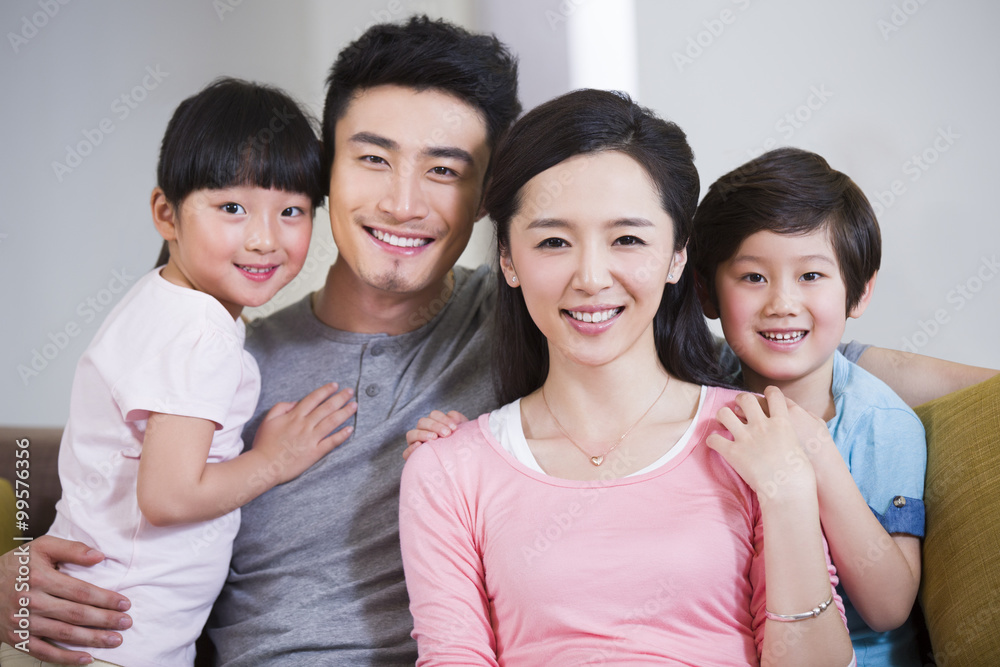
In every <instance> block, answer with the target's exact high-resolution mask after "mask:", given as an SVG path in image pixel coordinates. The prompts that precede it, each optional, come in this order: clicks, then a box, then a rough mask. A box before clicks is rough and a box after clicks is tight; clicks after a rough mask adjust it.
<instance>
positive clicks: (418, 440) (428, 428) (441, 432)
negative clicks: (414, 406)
mask: <svg viewBox="0 0 1000 667" xmlns="http://www.w3.org/2000/svg"><path fill="white" fill-rule="evenodd" d="M467 421H469V419H468V417H466V416H465V415H463V414H462V413H461V412H458V411H457V410H451V411H450V412H448V413H447V414H445V413H444V412H441V411H440V410H434V411H433V412H431V413H430V414H429V415H427V416H426V417H421V418H420V420H419V421H418V422H417V426H416V428H411V429H410V430H409V431H407V432H406V449H404V450H403V458H404V459H407V458H409V457H410V454H412V453H413V450H414V449H416V448H417V447H419V446H420V445H422V444H424V443H425V442H430V441H431V440H437V439H438V438H447V437H448V436H449V435H451V434H452V433H454V432H455V429H457V428H458V427H459V425H460V424H464V423H465V422H467Z"/></svg>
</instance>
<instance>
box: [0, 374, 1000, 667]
mask: <svg viewBox="0 0 1000 667" xmlns="http://www.w3.org/2000/svg"><path fill="white" fill-rule="evenodd" d="M917 414H918V415H920V419H921V420H922V421H923V423H924V426H925V428H926V429H927V448H928V452H927V454H928V456H927V483H926V486H925V490H924V499H925V502H926V506H927V536H926V538H925V540H924V547H923V558H924V566H923V580H922V582H921V586H920V598H919V599H920V605H921V607H922V609H923V612H924V617H925V619H926V622H927V629H928V633H929V638H930V644H929V646H930V647H931V648H929V649H928V650H927V655H924V656H922V657H923V659H924V662H925V664H933V662H934V661H936V662H937V664H938V665H939V666H940V667H958V666H963V665H969V666H979V665H995V664H1000V376H997V377H994V378H993V379H992V380H988V381H986V382H983V383H981V384H978V385H976V386H974V387H970V388H968V389H964V390H962V391H958V392H955V393H953V394H949V395H948V396H944V397H942V398H939V399H937V400H935V401H931V402H929V403H926V404H924V405H921V406H919V407H918V408H917ZM60 435H61V429H58V428H51V429H46V428H42V429H39V428H16V427H3V428H0V477H5V478H7V479H8V480H11V482H14V481H15V480H16V479H17V478H16V476H15V471H16V470H18V469H20V470H23V469H24V466H23V465H22V466H21V468H15V462H16V460H17V459H16V458H15V456H16V454H15V452H16V451H17V450H18V449H21V447H19V446H18V444H17V441H24V440H27V441H28V443H29V444H27V445H26V446H25V448H27V449H28V450H29V455H28V460H29V461H30V466H29V468H28V470H29V473H28V475H27V479H26V480H22V482H27V484H28V489H29V492H30V499H29V505H30V507H29V510H28V512H29V521H28V529H27V531H26V534H27V535H31V536H38V535H42V534H43V533H44V532H45V530H46V529H47V528H48V525H49V524H50V523H51V521H52V519H53V517H54V515H55V508H54V505H55V502H56V500H58V498H59V492H60V489H59V478H58V475H57V473H56V453H57V451H58V448H59V438H60ZM22 456H23V455H22ZM23 488H24V486H23V484H22V486H21V489H22V490H23ZM5 503H6V504H5ZM12 503H13V496H12V494H9V493H8V495H7V496H6V497H4V494H3V493H2V492H0V526H4V525H6V526H8V528H7V530H8V531H9V530H10V525H11V524H12V520H13V517H14V511H15V510H14V508H13V507H12ZM2 537H3V531H2V530H0V539H2ZM8 539H9V538H8ZM11 545H12V543H9V544H8V547H9V546H11ZM2 548H3V547H2V546H0V549H2ZM205 657H206V656H205V653H204V651H203V652H202V653H201V655H200V656H199V661H198V662H199V664H202V663H203V662H204V661H205Z"/></svg>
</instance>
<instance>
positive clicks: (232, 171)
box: [156, 77, 327, 208]
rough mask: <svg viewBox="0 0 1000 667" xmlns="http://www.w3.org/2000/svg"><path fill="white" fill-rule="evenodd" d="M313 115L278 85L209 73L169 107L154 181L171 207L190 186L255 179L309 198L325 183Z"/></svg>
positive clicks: (318, 195) (315, 198)
mask: <svg viewBox="0 0 1000 667" xmlns="http://www.w3.org/2000/svg"><path fill="white" fill-rule="evenodd" d="M321 153H322V151H321V147H320V143H319V140H318V139H317V138H316V130H315V129H314V127H313V120H312V119H311V118H310V117H309V116H307V115H306V114H305V112H303V111H302V109H301V107H299V105H298V104H297V103H296V102H295V100H293V99H292V98H291V97H290V96H289V95H288V94H287V93H285V92H284V91H283V90H280V89H279V88H275V87H273V86H267V85H263V84H259V83H252V82H249V81H243V80H241V79H234V78H230V77H222V78H219V79H216V80H215V81H213V82H212V83H210V84H209V85H208V86H206V87H205V88H203V89H202V90H201V91H200V92H198V93H197V94H195V95H192V96H191V97H189V98H187V99H185V100H184V101H183V102H181V103H180V105H178V107H177V109H176V110H175V111H174V114H173V116H172V117H171V118H170V122H169V123H168V124H167V130H166V132H165V133H164V135H163V141H162V143H161V145H160V159H159V163H158V164H157V167H156V182H157V185H159V186H160V189H162V190H163V193H164V195H165V196H166V198H167V201H168V202H170V203H171V204H172V205H173V206H180V204H181V202H182V201H183V200H184V198H185V197H187V196H188V195H189V194H191V193H192V192H194V191H195V190H201V189H203V188H213V189H218V188H228V187H232V186H245V185H249V186H258V187H262V188H275V189H278V190H285V191H287V192H299V193H302V194H304V195H306V196H308V197H309V199H310V200H311V201H312V206H313V208H315V207H317V206H319V205H320V204H322V203H323V199H324V198H325V197H326V190H327V188H326V187H325V185H324V183H323V180H322V178H321V175H320V164H321V163H320V160H321Z"/></svg>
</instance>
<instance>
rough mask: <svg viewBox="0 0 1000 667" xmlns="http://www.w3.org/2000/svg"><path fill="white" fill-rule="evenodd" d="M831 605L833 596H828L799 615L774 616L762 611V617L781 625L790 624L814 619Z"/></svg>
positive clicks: (772, 613) (771, 612)
mask: <svg viewBox="0 0 1000 667" xmlns="http://www.w3.org/2000/svg"><path fill="white" fill-rule="evenodd" d="M831 604H833V594H831V595H830V597H828V598H827V599H826V600H825V601H824V602H820V603H819V604H818V605H816V606H815V607H813V608H812V609H810V610H809V611H807V612H803V613H801V614H775V613H774V612H773V611H768V610H767V609H764V615H765V616H767V618H768V619H770V620H772V621H781V622H782V623H790V622H792V621H805V620H807V619H810V618H816V617H817V616H819V615H820V614H822V613H823V611H824V610H825V609H826V608H827V607H829V606H830V605H831Z"/></svg>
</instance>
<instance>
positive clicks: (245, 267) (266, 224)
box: [151, 186, 312, 318]
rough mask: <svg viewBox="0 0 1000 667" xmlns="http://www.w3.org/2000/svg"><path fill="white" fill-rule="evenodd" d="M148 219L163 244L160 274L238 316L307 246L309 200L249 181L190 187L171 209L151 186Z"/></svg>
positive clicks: (277, 284)
mask: <svg viewBox="0 0 1000 667" xmlns="http://www.w3.org/2000/svg"><path fill="white" fill-rule="evenodd" d="M151 203H152V208H153V219H154V223H155V224H156V227H157V230H158V231H159V232H160V234H161V235H162V236H163V238H165V239H166V240H167V241H168V242H169V244H170V261H169V262H168V263H167V266H166V267H165V268H164V269H163V272H162V274H161V275H163V277H164V278H165V279H167V280H169V281H170V282H172V283H175V284H178V285H182V286H184V287H190V288H191V289H196V290H198V291H199V292H205V293H206V294H209V295H211V296H213V297H215V298H216V299H218V300H219V302H220V303H221V304H222V305H223V306H224V307H225V308H226V310H228V311H229V313H230V314H231V315H232V316H233V318H236V317H239V315H240V313H241V312H242V310H243V308H244V307H245V306H261V305H263V304H264V303H266V302H267V301H268V300H269V299H270V298H271V297H273V296H274V295H275V293H277V291H278V290H279V289H281V288H282V287H284V286H285V285H287V284H288V283H289V282H290V281H291V280H292V278H294V277H295V276H296V274H298V272H299V270H300V269H301V268H302V264H303V263H304V262H305V259H306V254H307V253H308V251H309V238H310V236H311V234H312V208H311V206H312V203H311V202H310V200H309V197H307V196H306V195H304V194H302V193H296V192H285V191H283V190H272V189H267V188H262V187H256V186H239V187H231V188H222V189H218V190H215V189H202V190H195V191H194V192H192V193H191V194H189V195H188V196H187V197H185V198H184V200H183V201H182V202H181V204H180V206H178V207H177V208H176V209H174V207H172V206H171V205H170V204H169V203H168V202H167V201H166V198H165V196H164V195H163V191H162V190H160V189H159V188H156V189H155V190H153V196H152V202H151Z"/></svg>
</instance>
